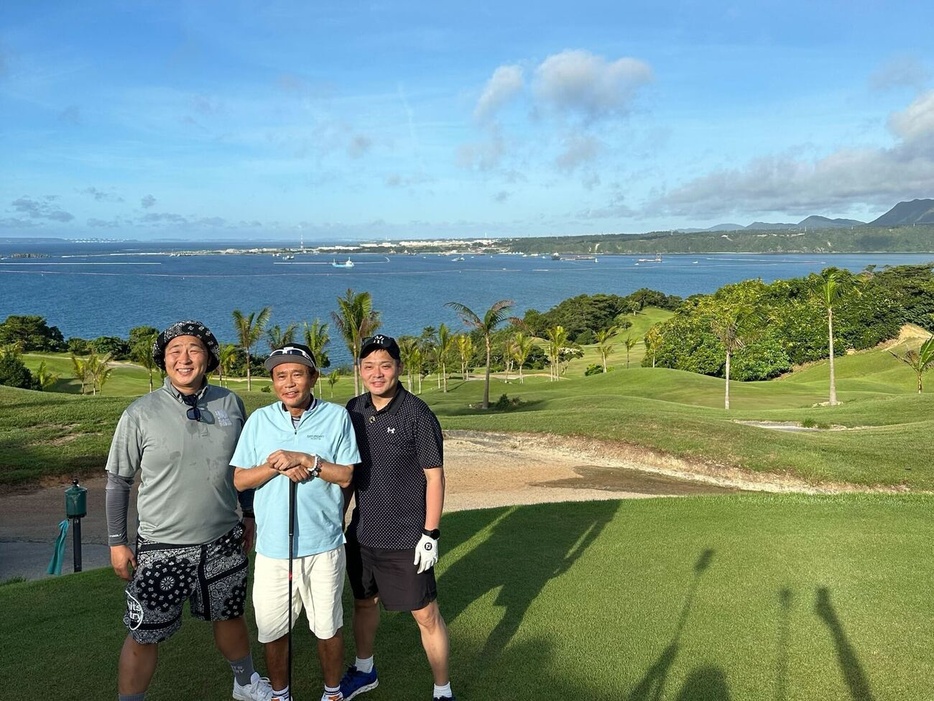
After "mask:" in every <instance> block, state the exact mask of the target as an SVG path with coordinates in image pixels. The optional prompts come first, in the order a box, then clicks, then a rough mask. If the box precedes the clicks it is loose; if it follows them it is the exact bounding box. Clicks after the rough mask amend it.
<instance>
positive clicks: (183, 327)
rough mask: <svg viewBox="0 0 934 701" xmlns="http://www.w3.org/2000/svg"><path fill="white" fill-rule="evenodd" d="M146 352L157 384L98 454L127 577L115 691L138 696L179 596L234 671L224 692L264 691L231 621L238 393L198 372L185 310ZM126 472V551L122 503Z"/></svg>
mask: <svg viewBox="0 0 934 701" xmlns="http://www.w3.org/2000/svg"><path fill="white" fill-rule="evenodd" d="M153 360H154V361H155V363H156V365H158V366H159V367H160V368H162V369H163V370H165V373H166V380H165V383H164V385H163V386H162V387H160V388H159V389H157V390H156V391H154V392H151V393H150V394H147V395H145V396H143V397H140V398H139V399H137V400H136V401H135V402H133V403H132V404H131V405H130V406H129V407H128V408H127V409H126V411H125V412H124V413H123V415H122V416H121V417H120V421H119V422H118V424H117V429H116V431H115V433H114V438H113V442H112V444H111V447H110V454H109V456H108V458H107V472H108V481H107V527H108V534H109V536H108V537H109V542H110V561H111V565H112V566H113V569H114V572H115V573H116V574H117V575H118V576H119V577H121V578H122V579H125V580H127V582H128V584H127V585H126V603H127V607H126V613H125V615H124V619H123V620H124V624H125V625H126V627H127V629H128V631H129V635H128V636H127V638H126V640H125V641H124V644H123V649H122V651H121V653H120V665H119V675H118V682H117V686H118V692H119V698H120V699H121V701H141V700H142V699H143V698H145V694H146V690H147V688H148V687H149V683H150V681H151V680H152V675H153V673H154V672H155V669H156V661H157V659H158V644H159V643H161V642H162V641H164V640H167V639H168V638H169V637H170V636H171V635H172V634H174V633H175V632H176V631H177V630H178V629H179V628H180V627H181V616H182V607H183V606H184V604H185V601H188V602H189V603H190V607H191V612H192V615H194V616H195V617H197V618H201V619H203V620H208V621H211V622H212V625H213V628H214V640H215V642H216V644H217V647H218V649H219V650H220V651H221V653H222V654H223V655H224V657H226V658H227V660H228V662H230V666H231V669H232V670H233V672H234V686H233V697H234V698H235V699H240V700H242V701H252V700H254V699H257V700H261V701H270V699H271V697H272V689H271V687H270V686H269V683H268V681H267V680H265V679H264V678H261V677H260V676H259V674H257V673H256V672H255V671H254V669H253V661H252V657H251V655H250V642H249V638H248V634H247V628H246V624H245V623H244V620H243V609H244V602H245V599H246V576H247V558H246V552H247V551H249V549H250V547H251V545H252V540H253V532H254V522H253V517H252V493H246V494H245V495H244V498H245V500H244V501H243V504H242V505H243V515H244V519H243V521H242V522H241V521H240V518H239V516H238V514H237V491H236V489H235V488H234V486H233V468H232V467H231V466H230V458H231V456H232V455H233V451H234V448H235V447H236V444H237V439H238V438H239V436H240V430H241V429H242V428H243V423H244V421H245V412H244V409H243V403H242V402H241V401H240V398H239V397H237V396H236V395H235V394H233V393H232V392H230V391H228V390H226V389H223V388H220V387H214V386H212V385H209V384H208V383H207V381H206V379H205V377H206V375H207V373H209V372H211V371H212V370H214V369H215V368H216V367H217V365H218V360H219V358H218V344H217V339H216V338H215V337H214V335H213V334H212V333H211V332H210V331H209V330H208V329H207V328H206V327H205V326H204V325H203V324H201V323H199V322H197V321H180V322H178V323H176V324H173V325H172V326H170V327H169V328H167V329H166V330H165V331H163V332H162V333H161V334H159V336H158V338H157V339H156V342H155V344H154V345H153ZM137 474H139V475H140V488H139V496H138V499H137V511H138V513H139V527H138V529H137V542H136V552H135V554H134V551H133V550H132V549H131V548H130V545H129V542H128V538H127V510H128V505H129V500H130V487H131V485H132V483H133V480H134V478H135V476H136V475H137Z"/></svg>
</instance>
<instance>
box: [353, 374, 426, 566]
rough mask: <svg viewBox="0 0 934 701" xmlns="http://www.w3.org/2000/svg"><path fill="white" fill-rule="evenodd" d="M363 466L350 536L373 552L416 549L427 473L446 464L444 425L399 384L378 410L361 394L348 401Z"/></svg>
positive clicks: (356, 482)
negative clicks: (388, 400) (375, 549)
mask: <svg viewBox="0 0 934 701" xmlns="http://www.w3.org/2000/svg"><path fill="white" fill-rule="evenodd" d="M347 411H349V412H350V418H351V421H353V427H354V431H355V433H356V434H357V446H358V448H359V449H360V458H361V462H360V464H359V465H357V466H356V467H355V468H354V474H353V489H354V494H355V495H356V499H357V506H356V508H355V509H354V512H353V516H352V517H351V522H350V528H349V532H350V533H351V534H353V533H356V537H357V540H358V541H359V542H360V544H361V545H365V546H367V547H370V548H392V549H403V548H414V547H415V546H416V545H418V541H419V538H421V536H422V529H423V528H424V527H425V487H426V484H427V481H426V479H425V473H424V471H425V470H429V469H432V468H439V467H442V466H443V464H444V447H443V443H444V439H443V437H442V434H441V424H440V423H438V419H437V417H436V416H435V415H434V414H433V413H432V411H431V409H429V408H428V405H427V404H425V402H423V401H422V400H421V399H419V398H418V397H416V396H415V395H414V394H412V393H410V392H408V391H407V390H406V389H405V388H404V387H402V386H401V385H400V386H399V389H398V391H397V392H396V396H394V397H393V398H392V400H391V401H390V402H389V404H388V405H386V406H385V407H383V408H382V409H381V410H380V411H376V408H375V407H374V406H373V403H372V402H371V401H370V394H369V392H367V393H366V394H361V395H360V396H359V397H354V398H353V399H351V400H350V401H349V402H347Z"/></svg>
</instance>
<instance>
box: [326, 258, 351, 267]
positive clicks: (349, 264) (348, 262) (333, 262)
mask: <svg viewBox="0 0 934 701" xmlns="http://www.w3.org/2000/svg"><path fill="white" fill-rule="evenodd" d="M331 265H332V266H333V267H335V268H352V267H353V261H352V260H350V258H348V259H347V260H345V261H344V262H343V263H338V262H337V261H336V260H332V261H331Z"/></svg>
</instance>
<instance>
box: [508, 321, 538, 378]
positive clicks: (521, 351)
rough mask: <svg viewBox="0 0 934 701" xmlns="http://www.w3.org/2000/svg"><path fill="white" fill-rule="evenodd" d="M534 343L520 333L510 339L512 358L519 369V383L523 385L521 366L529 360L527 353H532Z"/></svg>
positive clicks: (530, 338)
mask: <svg viewBox="0 0 934 701" xmlns="http://www.w3.org/2000/svg"><path fill="white" fill-rule="evenodd" d="M534 343H535V341H533V340H532V337H531V336H526V335H525V334H524V333H522V332H521V331H520V332H518V333H517V334H516V335H515V336H513V337H512V357H513V360H515V361H516V365H517V366H518V367H519V382H520V383H521V384H525V378H524V377H523V376H522V366H523V365H525V361H526V360H528V359H529V353H531V352H532V346H533V345H534Z"/></svg>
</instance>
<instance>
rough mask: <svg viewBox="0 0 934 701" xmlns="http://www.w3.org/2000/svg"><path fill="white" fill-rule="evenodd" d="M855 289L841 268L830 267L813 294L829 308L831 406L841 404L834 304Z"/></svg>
mask: <svg viewBox="0 0 934 701" xmlns="http://www.w3.org/2000/svg"><path fill="white" fill-rule="evenodd" d="M853 289H855V288H854V286H853V283H852V280H851V278H849V277H843V276H842V275H841V273H840V271H839V270H835V269H833V268H830V269H828V270H825V271H824V272H823V274H821V275H819V276H817V280H816V281H815V284H814V287H813V290H812V294H813V295H814V296H815V297H816V298H817V299H819V300H820V302H821V304H822V305H823V306H824V309H826V310H827V344H828V348H829V354H830V406H836V405H837V404H839V402H838V401H837V381H836V375H835V374H834V350H833V309H834V306H835V305H836V304H837V302H839V301H840V300H841V299H843V298H844V297H845V295H846V294H847V293H848V292H850V291H851V290H853Z"/></svg>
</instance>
